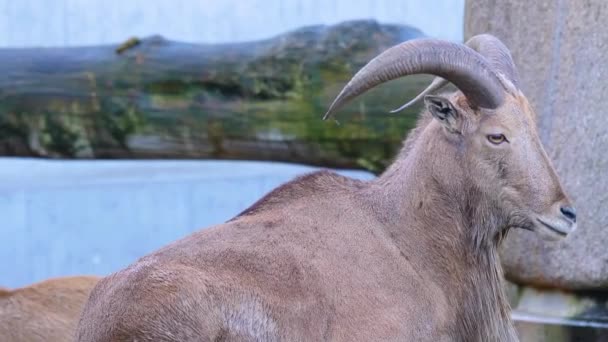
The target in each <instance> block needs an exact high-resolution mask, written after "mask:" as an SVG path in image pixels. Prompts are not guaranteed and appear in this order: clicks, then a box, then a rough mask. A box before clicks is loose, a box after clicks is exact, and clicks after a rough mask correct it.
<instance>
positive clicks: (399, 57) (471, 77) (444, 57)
mask: <svg viewBox="0 0 608 342" xmlns="http://www.w3.org/2000/svg"><path fill="white" fill-rule="evenodd" d="M413 74H431V75H435V76H439V77H441V78H444V79H445V80H447V81H449V82H452V83H453V84H454V85H455V86H456V87H457V88H458V89H460V91H462V93H463V94H464V95H465V96H466V97H467V100H468V101H469V103H470V104H471V105H472V106H478V107H483V108H490V109H494V108H497V107H499V106H500V105H501V104H502V103H503V101H504V97H505V90H504V87H503V86H502V83H501V82H500V80H499V78H498V76H497V75H496V74H495V73H494V71H493V70H492V68H491V67H490V65H489V64H488V62H487V61H486V60H485V58H484V57H483V56H481V55H480V54H479V53H477V52H476V51H474V50H473V49H471V48H469V47H467V46H465V45H462V44H456V43H451V42H447V41H442V40H437V39H428V38H427V39H415V40H409V41H407V42H404V43H401V44H399V45H396V46H393V47H391V48H389V49H387V50H386V51H384V52H383V53H381V54H380V55H379V56H377V57H376V58H374V59H372V60H371V61H370V62H369V63H367V64H366V65H365V66H364V67H363V68H362V69H361V70H359V72H357V74H355V76H354V77H353V78H352V79H351V80H350V81H349V82H348V84H347V85H346V86H345V87H344V89H342V91H341V92H340V94H339V95H338V96H337V97H336V99H335V100H334V102H333V103H332V104H331V106H330V107H329V110H328V111H327V113H326V114H325V116H324V117H323V119H324V120H325V119H327V118H329V116H330V115H331V114H332V113H333V112H335V111H336V110H337V109H338V108H340V107H341V106H343V105H344V104H346V103H347V102H349V101H350V100H352V99H354V98H356V97H357V96H359V95H361V94H363V93H365V92H366V91H368V90H370V89H372V88H374V87H376V86H378V85H379V84H382V83H385V82H388V81H390V80H394V79H396V78H400V77H403V76H407V75H413Z"/></svg>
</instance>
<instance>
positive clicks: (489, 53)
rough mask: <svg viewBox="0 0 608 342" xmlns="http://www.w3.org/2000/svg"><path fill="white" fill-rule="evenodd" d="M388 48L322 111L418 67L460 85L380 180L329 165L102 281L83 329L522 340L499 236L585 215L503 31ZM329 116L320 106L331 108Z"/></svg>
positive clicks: (151, 336)
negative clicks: (558, 168)
mask: <svg viewBox="0 0 608 342" xmlns="http://www.w3.org/2000/svg"><path fill="white" fill-rule="evenodd" d="M468 45H469V46H467V45H461V44H454V43H449V42H444V41H439V40H434V39H420V40H412V41H407V42H405V43H402V44H400V45H397V46H395V47H392V48H390V49H388V50H387V51H385V52H384V53H382V54H381V55H379V56H378V57H376V58H375V59H374V60H372V61H371V62H370V63H368V64H367V65H366V66H365V67H364V68H363V69H362V70H361V71H359V72H358V73H357V75H355V76H354V77H353V79H352V80H351V81H350V82H349V83H348V84H347V85H346V87H345V88H344V89H343V91H342V92H341V93H340V95H339V96H338V98H337V99H336V101H334V103H333V104H332V107H331V108H330V110H329V112H328V113H327V115H329V114H331V113H332V112H333V111H334V110H336V109H337V108H339V107H340V106H341V105H343V104H344V103H346V102H347V101H349V100H351V99H353V98H355V97H357V96H358V95H361V94H363V93H364V92H365V91H367V90H368V89H371V88H372V87H374V86H377V85H379V84H381V83H383V82H387V81H389V80H392V79H395V78H398V77H402V76H406V75H411V74H417V73H427V74H433V75H436V76H438V77H440V78H441V79H444V80H447V81H449V82H451V83H453V84H454V85H455V86H456V87H457V88H458V89H459V91H458V92H456V93H453V94H450V95H446V96H425V97H424V101H425V103H426V108H427V110H426V111H425V112H424V113H423V114H422V116H421V118H420V120H419V123H418V126H417V128H416V129H415V130H414V131H413V132H412V133H411V134H410V137H409V138H408V140H407V141H406V143H405V146H404V148H403V151H402V152H401V154H400V155H399V156H398V157H397V159H396V160H395V162H394V163H393V165H392V166H390V167H389V168H388V169H387V170H386V172H384V173H383V174H382V175H381V176H380V177H378V178H377V179H374V180H372V181H369V182H361V181H356V180H352V179H349V178H345V177H341V176H339V175H336V174H334V173H331V172H327V171H322V172H317V173H313V174H310V175H307V176H304V177H301V178H298V179H296V180H294V181H292V182H290V183H287V184H285V185H283V186H281V187H279V188H277V189H275V190H274V191H272V192H271V193H270V194H268V195H266V196H265V197H264V198H262V199H261V200H260V201H258V202H257V203H256V204H254V205H253V206H252V207H251V208H249V209H248V210H246V211H245V212H243V213H242V214H240V215H239V216H237V217H235V218H234V219H232V220H231V221H229V222H227V223H225V224H222V225H219V226H216V227H212V228H209V229H206V230H202V231H199V232H197V233H194V234H192V235H190V236H188V237H186V238H184V239H182V240H180V241H177V242H174V243H172V244H170V245H168V246H166V247H164V248H162V249H160V250H158V251H157V252H155V253H153V254H151V255H148V256H146V257H144V258H142V259H140V260H139V261H137V262H136V263H135V264H133V265H131V266H130V267H128V268H127V269H125V270H122V271H120V272H117V273H115V274H113V275H111V276H109V277H107V278H105V279H103V280H102V281H101V282H100V283H99V285H98V286H96V288H95V289H94V290H93V292H92V294H91V298H90V300H89V302H88V303H87V305H86V307H85V309H84V311H83V316H82V318H81V320H80V323H79V327H78V331H77V339H78V340H79V341H86V342H95V341H349V342H350V341H405V340H407V341H515V340H517V336H516V334H515V332H514V329H513V327H512V324H511V320H510V315H509V306H508V303H507V301H506V299H505V296H504V294H503V291H502V271H501V268H500V263H499V261H498V255H497V246H498V244H499V243H500V241H501V240H502V237H503V236H504V235H505V234H506V233H507V231H508V230H509V229H511V228H522V229H528V230H533V231H538V232H541V233H542V234H544V235H546V236H554V237H563V236H565V235H566V234H568V233H569V232H570V231H572V230H573V229H574V228H575V220H576V216H575V213H574V209H573V208H572V207H571V204H570V202H569V200H568V199H567V197H566V195H565V193H564V191H563V190H562V187H561V185H560V183H559V180H558V177H557V175H556V173H555V171H554V170H553V167H552V166H551V163H550V161H549V159H548V158H547V155H546V154H545V151H544V150H543V147H542V146H541V142H540V140H539V138H538V135H537V132H536V129H535V122H534V113H533V111H532V109H531V108H530V106H529V104H528V101H527V100H526V98H525V97H524V95H523V94H522V93H521V92H520V91H519V90H518V89H517V87H516V84H517V80H516V78H517V76H516V73H515V69H514V66H513V63H512V61H511V57H510V54H509V52H508V50H506V48H505V47H504V45H502V43H500V42H499V41H498V40H497V39H496V38H494V37H491V36H488V35H484V36H479V37H477V38H476V39H475V40H473V41H471V42H469V44H468ZM327 115H326V116H327Z"/></svg>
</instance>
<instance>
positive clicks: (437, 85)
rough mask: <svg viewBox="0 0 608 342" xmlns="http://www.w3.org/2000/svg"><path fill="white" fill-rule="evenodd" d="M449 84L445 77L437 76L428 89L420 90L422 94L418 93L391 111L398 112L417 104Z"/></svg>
mask: <svg viewBox="0 0 608 342" xmlns="http://www.w3.org/2000/svg"><path fill="white" fill-rule="evenodd" d="M447 84H448V81H446V80H444V79H443V78H441V77H435V78H434V79H433V82H431V84H430V85H429V86H428V87H426V89H424V90H423V91H422V92H420V94H418V95H416V97H414V98H413V99H411V100H410V101H409V102H407V103H406V104H404V105H402V106H401V107H399V108H397V109H393V110H391V113H397V112H400V111H402V110H404V109H406V108H408V107H411V106H413V105H415V104H416V103H418V101H420V100H422V99H423V98H424V97H425V96H426V95H428V94H430V93H433V92H436V91H437V90H439V89H441V88H443V87H445V86H446V85H447Z"/></svg>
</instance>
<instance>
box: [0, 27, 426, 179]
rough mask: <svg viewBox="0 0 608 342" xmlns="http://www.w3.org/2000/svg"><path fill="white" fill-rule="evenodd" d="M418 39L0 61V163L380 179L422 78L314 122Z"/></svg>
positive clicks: (85, 52) (97, 50)
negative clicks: (1, 159) (256, 164)
mask: <svg viewBox="0 0 608 342" xmlns="http://www.w3.org/2000/svg"><path fill="white" fill-rule="evenodd" d="M421 35H422V34H421V33H420V32H419V31H418V30H416V29H413V28H410V27H406V26H395V25H380V24H378V23H376V22H373V21H355V22H347V23H343V24H339V25H335V26H329V27H324V26H317V27H306V28H302V29H299V30H296V31H293V32H290V33H287V34H285V35H281V36H278V37H275V38H272V39H268V40H264V41H258V42H250V43H238V44H220V45H200V44H188V43H180V42H173V41H168V40H165V39H163V38H162V37H158V36H155V37H150V38H146V39H141V40H139V39H136V38H134V39H130V40H128V41H127V42H125V43H123V44H122V45H120V46H93V47H77V48H43V49H31V48H30V49H2V50H0V154H2V155H10V156H43V157H59V158H213V159H254V160H274V161H287V162H297V163H305V164H311V165H322V166H327V167H338V168H343V167H348V168H365V169H368V170H371V171H380V170H382V169H383V168H384V166H386V165H387V163H388V162H390V158H392V157H393V156H394V155H395V153H396V149H397V148H398V147H399V145H400V142H401V140H402V139H403V137H404V136H405V135H406V132H407V131H408V129H409V128H411V127H412V126H413V124H414V122H415V118H416V117H415V115H412V113H413V112H412V111H410V112H409V113H401V114H399V115H394V116H391V115H389V114H387V112H388V110H390V109H392V108H394V107H395V106H398V105H400V104H401V103H402V102H404V101H405V100H407V99H409V98H411V97H412V96H414V95H415V93H416V92H417V91H419V90H420V89H422V88H423V87H424V86H425V84H426V82H428V80H429V77H423V76H421V77H411V78H407V79H405V80H399V81H395V82H391V83H390V84H388V85H386V86H382V87H381V89H379V90H378V91H372V92H370V94H369V95H366V96H364V97H363V98H362V99H361V100H358V101H355V102H354V103H353V104H352V105H350V106H348V107H346V108H345V109H344V110H343V111H342V112H341V113H339V114H338V116H337V117H338V119H339V120H340V123H341V125H339V126H338V125H336V123H335V122H329V121H328V122H325V121H322V120H321V117H322V116H323V114H324V112H325V110H326V109H327V107H328V105H329V103H330V102H331V100H333V97H335V96H336V95H337V93H338V92H339V90H340V88H341V87H342V86H343V85H344V84H345V82H346V81H347V80H348V79H349V78H350V77H351V76H352V75H353V74H354V73H355V72H356V71H357V70H358V69H359V68H360V67H361V66H362V65H364V64H365V63H366V62H367V61H368V60H370V59H371V58H373V57H374V56H375V55H376V54H378V53H379V52H381V51H383V50H384V49H386V48H388V47H390V46H392V45H394V44H397V43H399V42H401V41H404V40H407V39H410V38H414V37H418V36H421ZM414 111H415V110H414Z"/></svg>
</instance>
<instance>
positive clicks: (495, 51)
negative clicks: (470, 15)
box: [466, 33, 519, 87]
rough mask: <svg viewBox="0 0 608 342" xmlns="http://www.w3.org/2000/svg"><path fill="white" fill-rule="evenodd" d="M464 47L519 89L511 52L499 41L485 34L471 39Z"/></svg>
mask: <svg viewBox="0 0 608 342" xmlns="http://www.w3.org/2000/svg"><path fill="white" fill-rule="evenodd" d="M466 45H467V46H469V47H470V48H471V49H473V50H475V51H477V52H479V53H480V54H481V55H482V56H484V57H485V58H486V60H488V62H489V63H490V66H491V67H492V68H493V69H494V71H496V72H499V73H501V74H503V75H504V76H505V77H506V78H507V79H508V80H509V81H511V83H513V85H514V86H515V87H519V84H518V83H519V76H518V75H517V68H516V67H515V63H514V62H513V58H512V57H511V52H509V49H508V48H507V47H506V46H505V44H503V42H501V41H500V39H498V38H496V37H494V36H493V35H491V34H487V33H486V34H478V35H476V36H473V37H471V39H469V40H468V41H467V43H466Z"/></svg>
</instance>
